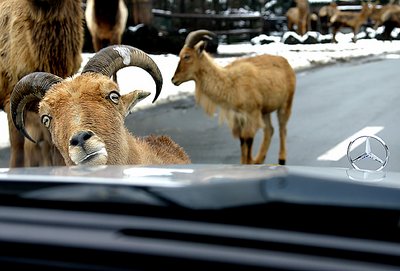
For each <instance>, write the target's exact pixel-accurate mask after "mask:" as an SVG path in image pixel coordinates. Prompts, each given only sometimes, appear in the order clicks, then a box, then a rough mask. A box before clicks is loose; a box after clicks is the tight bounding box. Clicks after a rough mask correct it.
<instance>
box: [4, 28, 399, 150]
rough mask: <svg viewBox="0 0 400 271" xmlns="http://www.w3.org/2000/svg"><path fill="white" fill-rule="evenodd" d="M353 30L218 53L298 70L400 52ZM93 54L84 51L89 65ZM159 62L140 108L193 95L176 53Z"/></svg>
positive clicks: (143, 80) (128, 82)
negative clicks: (157, 79)
mask: <svg viewBox="0 0 400 271" xmlns="http://www.w3.org/2000/svg"><path fill="white" fill-rule="evenodd" d="M351 38H352V34H341V33H338V35H337V39H338V43H337V44H332V43H329V44H312V45H303V44H300V45H287V44H283V43H281V42H279V41H278V42H273V43H270V44H264V45H252V44H251V43H240V44H234V45H224V44H221V45H219V46H218V57H216V62H217V63H219V64H220V65H223V66H224V65H226V64H227V63H229V62H231V61H233V60H234V59H235V58H237V57H240V56H241V55H246V56H253V55H259V54H264V53H267V54H274V55H280V56H284V57H286V58H287V59H288V61H289V63H290V64H291V65H292V67H293V68H294V69H295V70H301V69H305V68H309V67H313V66H317V65H324V64H329V63H335V62H336V61H340V62H343V61H347V60H350V59H352V58H362V57H370V56H378V55H383V54H396V55H400V41H392V42H391V41H378V40H375V39H364V40H358V41H357V43H352V42H351ZM91 56H92V54H84V55H83V58H84V61H83V63H82V66H84V65H85V63H86V62H87V60H88V59H89V58H90V57H91ZM150 56H151V57H152V58H153V60H154V61H155V62H156V63H157V65H158V67H159V68H160V71H161V73H162V75H163V78H164V85H163V89H162V92H161V95H160V97H159V99H158V100H157V102H156V103H154V104H152V103H151V101H152V100H153V98H154V94H152V95H151V96H150V97H148V98H147V99H145V100H144V101H142V102H140V103H139V104H138V105H137V106H136V108H137V109H142V108H145V107H148V106H156V105H157V104H159V103H164V102H168V101H171V100H174V99H178V98H179V97H182V96H187V95H193V93H194V82H193V81H190V82H186V83H183V84H181V85H180V86H178V87H177V86H175V85H173V84H172V82H171V78H172V76H173V74H174V72H175V68H176V66H177V64H178V60H179V58H178V56H176V55H171V54H167V55H150ZM118 82H119V85H120V88H121V92H122V93H126V92H129V91H131V90H134V89H143V90H147V91H151V92H152V93H154V92H155V84H154V82H153V80H152V78H151V77H150V75H149V74H148V73H146V72H145V71H144V70H142V69H140V68H136V67H129V68H125V69H123V70H120V71H119V72H118ZM0 134H1V137H0V148H4V147H7V146H9V138H8V125H7V118H6V115H5V113H4V112H0Z"/></svg>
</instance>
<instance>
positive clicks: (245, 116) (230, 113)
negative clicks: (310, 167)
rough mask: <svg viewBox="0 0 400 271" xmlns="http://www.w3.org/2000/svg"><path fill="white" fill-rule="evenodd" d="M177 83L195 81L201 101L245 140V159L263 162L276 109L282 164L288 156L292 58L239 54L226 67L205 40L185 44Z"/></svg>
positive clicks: (242, 159) (174, 81)
mask: <svg viewBox="0 0 400 271" xmlns="http://www.w3.org/2000/svg"><path fill="white" fill-rule="evenodd" d="M179 56H180V61H179V64H178V67H177V69H176V71H175V74H174V76H173V78H172V82H173V83H174V84H175V85H179V84H181V83H183V82H186V81H189V80H194V81H195V83H196V90H195V95H196V100H197V102H198V103H199V104H200V105H201V106H202V107H203V108H204V110H205V111H206V112H207V113H208V114H210V115H212V114H213V113H214V112H215V110H216V109H217V107H219V108H220V110H221V114H220V117H221V119H223V120H226V121H227V123H228V125H229V126H230V128H231V130H232V134H233V136H234V137H235V138H239V139H240V142H241V153H242V154H241V163H242V164H253V163H256V164H260V163H263V162H264V160H265V157H266V153H267V151H268V148H269V145H270V142H271V137H272V134H273V127H272V123H271V113H272V112H274V111H276V112H277V113H278V120H279V136H280V150H279V163H280V164H284V163H285V161H286V125H287V122H288V120H289V117H290V114H291V108H292V101H293V96H294V92H295V86H296V76H295V73H294V71H293V69H292V67H291V66H290V64H289V63H288V61H287V60H286V59H285V58H283V57H280V56H273V55H261V56H256V57H250V58H243V59H238V60H236V61H234V62H232V63H231V64H229V65H227V66H226V67H221V66H219V65H217V64H216V63H215V62H214V60H213V58H212V57H211V56H210V55H209V54H208V53H207V52H206V51H205V50H204V41H200V42H198V43H197V44H196V46H194V48H191V47H190V46H187V45H185V46H184V47H183V48H182V50H181V52H180V54H179ZM260 128H261V129H263V130H264V137H263V141H262V143H261V147H260V150H259V152H258V154H257V156H256V158H255V159H253V158H252V144H253V139H254V136H255V134H256V132H257V131H258V130H259V129H260Z"/></svg>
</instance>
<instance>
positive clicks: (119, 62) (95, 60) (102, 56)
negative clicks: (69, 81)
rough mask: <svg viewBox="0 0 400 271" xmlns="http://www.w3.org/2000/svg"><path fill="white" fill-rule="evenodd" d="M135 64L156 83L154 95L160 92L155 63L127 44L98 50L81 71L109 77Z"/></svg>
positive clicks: (160, 82) (161, 82) (160, 85)
mask: <svg viewBox="0 0 400 271" xmlns="http://www.w3.org/2000/svg"><path fill="white" fill-rule="evenodd" d="M128 66H136V67H139V68H142V69H144V70H145V71H147V72H148V73H149V74H150V75H151V77H153V80H154V82H155V83H156V96H155V97H154V100H153V103H154V102H155V101H156V100H157V98H158V96H159V95H160V93H161V88H162V84H163V78H162V75H161V72H160V70H159V69H158V66H157V64H156V63H155V62H154V61H153V59H151V57H149V56H148V55H147V54H146V53H145V52H143V51H142V50H139V49H137V48H135V47H132V46H128V45H113V46H108V47H106V48H103V49H101V50H100V51H98V52H97V53H96V54H95V55H94V56H93V57H92V58H91V59H90V60H89V61H88V63H87V64H86V65H85V67H84V68H83V70H82V73H86V72H96V73H101V74H103V75H106V76H108V77H111V76H112V75H114V74H116V73H117V71H118V70H120V69H122V68H125V67H128Z"/></svg>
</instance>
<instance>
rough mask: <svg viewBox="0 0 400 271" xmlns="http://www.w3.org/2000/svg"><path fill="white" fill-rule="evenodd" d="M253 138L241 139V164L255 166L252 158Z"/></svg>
mask: <svg viewBox="0 0 400 271" xmlns="http://www.w3.org/2000/svg"><path fill="white" fill-rule="evenodd" d="M253 140H254V139H253V138H243V137H241V138H240V148H241V151H242V157H241V159H240V163H241V164H253V159H252V157H251V153H252V146H253Z"/></svg>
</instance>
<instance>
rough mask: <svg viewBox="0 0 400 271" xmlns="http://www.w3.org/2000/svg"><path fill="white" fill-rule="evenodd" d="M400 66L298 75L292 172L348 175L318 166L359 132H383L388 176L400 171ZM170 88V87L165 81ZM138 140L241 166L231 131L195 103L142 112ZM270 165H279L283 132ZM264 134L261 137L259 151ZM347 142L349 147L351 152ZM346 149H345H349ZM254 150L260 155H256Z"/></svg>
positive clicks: (132, 122)
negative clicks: (310, 169)
mask: <svg viewBox="0 0 400 271" xmlns="http://www.w3.org/2000/svg"><path fill="white" fill-rule="evenodd" d="M399 67H400V59H376V58H375V59H368V60H364V61H353V62H351V63H343V64H336V65H332V66H326V67H320V68H316V69H311V70H307V71H303V72H299V73H297V90H296V95H295V99H294V104H293V113H292V116H291V119H290V121H289V124H288V139H287V148H288V158H287V164H288V165H307V166H331V167H332V166H333V167H350V164H349V162H348V160H347V157H346V156H345V152H346V150H343V155H342V158H340V159H338V158H335V159H330V160H329V157H328V160H318V158H319V157H321V156H322V155H323V154H325V153H327V152H328V151H329V150H331V149H333V148H335V147H336V146H337V145H338V144H339V143H341V142H343V141H345V140H346V139H347V138H349V137H351V136H352V135H354V134H355V133H357V132H358V131H360V130H362V129H365V128H366V127H382V130H381V131H380V132H378V133H377V134H376V135H377V136H379V137H381V138H382V139H383V140H384V141H385V142H386V143H387V144H388V146H389V150H390V155H391V156H390V160H389V163H388V166H387V169H388V170H394V171H400V163H396V162H395V161H400V144H399V140H398V135H399V132H400V129H399V117H400V107H399V106H398V105H399V104H400V92H399V91H400V76H399ZM166 80H167V79H166ZM127 125H128V127H129V128H130V130H131V131H135V133H136V134H137V135H146V134H150V133H155V134H168V135H170V136H171V137H172V138H173V139H174V140H175V141H176V142H178V143H179V144H180V145H181V146H183V147H184V148H185V150H186V151H187V152H188V154H189V155H190V157H191V159H192V161H193V163H229V164H238V163H239V161H240V147H239V141H238V140H235V139H233V138H232V136H231V132H230V130H229V129H228V127H227V126H226V124H223V125H219V123H218V118H217V117H215V118H209V117H208V116H207V115H206V114H205V113H204V112H203V110H202V109H201V108H200V107H199V106H197V105H195V102H194V99H193V97H189V98H187V99H182V100H180V101H176V102H173V103H169V104H165V105H159V106H157V107H155V108H151V109H148V110H141V111H138V112H136V113H135V114H134V115H133V116H131V117H130V118H129V119H128V120H127ZM273 125H274V127H275V134H274V136H273V139H272V142H271V147H270V150H269V152H268V155H267V159H266V161H265V162H266V163H267V164H274V163H277V161H278V146H279V138H278V132H277V129H278V126H277V121H276V115H275V114H274V115H273ZM260 139H261V131H260V132H259V133H258V134H257V137H256V142H255V148H258V146H259V143H260ZM348 142H350V141H347V142H346V147H347V145H348ZM346 149H347V148H346ZM255 151H256V150H254V152H255Z"/></svg>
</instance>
